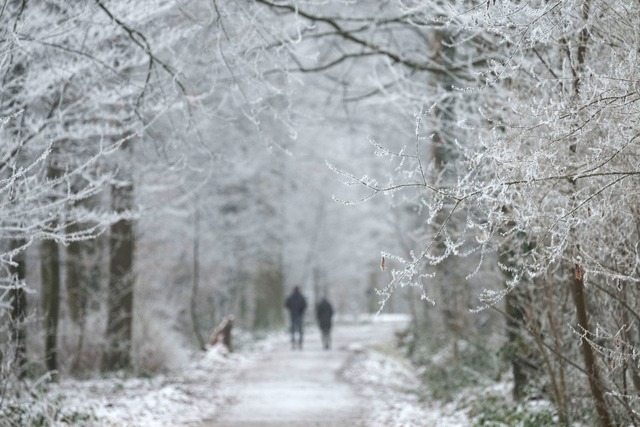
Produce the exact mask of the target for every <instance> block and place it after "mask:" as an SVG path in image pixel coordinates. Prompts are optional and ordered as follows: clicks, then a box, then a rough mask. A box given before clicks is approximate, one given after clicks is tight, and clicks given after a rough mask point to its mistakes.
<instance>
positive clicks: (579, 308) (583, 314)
mask: <svg viewBox="0 0 640 427" xmlns="http://www.w3.org/2000/svg"><path fill="white" fill-rule="evenodd" d="M571 293H572V295H573V302H574V305H575V307H576V317H577V320H578V328H579V329H578V330H579V331H580V333H582V334H585V336H588V335H591V329H590V328H589V320H588V316H587V303H586V298H585V295H584V278H583V272H582V268H581V267H580V266H579V265H576V266H575V274H574V277H573V280H572V281H571ZM581 347H582V358H583V361H584V366H585V370H586V371H587V374H588V375H589V378H588V379H589V387H590V388H591V395H592V396H593V400H594V401H595V404H596V411H597V413H598V417H599V418H600V424H601V425H602V426H604V427H609V426H614V425H615V424H613V422H612V421H611V416H610V415H609V409H608V406H607V402H606V400H605V397H604V396H605V390H604V386H603V384H602V381H601V379H600V371H599V369H598V364H597V360H596V357H595V354H594V353H593V349H592V348H591V345H590V344H589V342H588V341H587V340H585V339H582V340H581Z"/></svg>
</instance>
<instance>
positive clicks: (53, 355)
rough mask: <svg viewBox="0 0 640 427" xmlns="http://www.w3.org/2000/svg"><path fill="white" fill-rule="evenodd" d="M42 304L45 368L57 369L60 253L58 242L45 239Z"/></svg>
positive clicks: (42, 257)
mask: <svg viewBox="0 0 640 427" xmlns="http://www.w3.org/2000/svg"><path fill="white" fill-rule="evenodd" d="M40 274H41V277H42V304H43V309H44V317H45V364H46V366H47V370H48V371H50V372H54V371H56V370H57V369H58V361H57V354H58V313H59V311H60V254H59V248H58V243H57V242H55V241H54V240H45V241H43V242H42V246H41V248H40Z"/></svg>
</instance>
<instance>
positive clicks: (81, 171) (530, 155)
mask: <svg viewBox="0 0 640 427" xmlns="http://www.w3.org/2000/svg"><path fill="white" fill-rule="evenodd" d="M0 79H1V84H0V425H2V426H4V425H7V426H14V425H15V426H18V425H105V424H101V422H100V420H99V419H93V418H92V417H89V421H87V420H85V421H82V420H83V419H84V418H83V417H82V414H78V413H74V415H75V417H76V418H73V417H72V416H70V415H69V414H70V412H68V411H67V410H66V409H65V406H64V404H63V403H60V402H59V401H58V402H56V401H55V399H53V398H52V397H51V394H50V393H49V391H50V390H51V389H52V388H55V387H57V384H59V383H61V382H64V381H66V380H73V381H77V382H78V383H80V382H81V381H82V380H89V379H96V378H97V379H100V378H113V377H114V376H115V377H117V378H119V379H121V380H122V381H124V380H125V379H126V378H156V377H158V376H159V375H167V373H169V372H172V371H175V370H176V369H179V368H181V367H183V366H184V365H185V364H187V363H188V361H189V360H190V359H191V358H193V357H195V356H194V355H197V354H199V353H200V354H201V353H202V351H203V350H206V348H207V347H208V341H209V335H210V333H211V331H212V330H213V329H214V328H215V327H216V326H217V325H219V324H220V322H221V321H222V320H223V319H225V318H226V316H230V315H232V316H233V318H234V326H233V327H234V329H233V330H234V334H236V335H234V339H236V340H237V347H238V348H239V349H241V347H242V343H243V342H249V341H252V340H256V339H259V338H258V337H264V336H267V335H269V334H270V333H274V331H276V332H277V331H286V330H287V329H286V328H287V327H288V326H287V323H288V318H287V313H286V311H285V308H284V306H283V301H284V299H285V298H286V296H287V294H289V292H290V291H291V289H292V288H293V287H294V286H299V287H300V288H301V289H302V291H303V292H304V294H305V295H306V297H307V299H308V302H309V305H310V306H311V307H312V306H313V305H314V304H315V303H316V302H318V301H319V300H320V298H321V297H322V296H328V297H329V298H330V300H331V302H332V303H333V305H334V309H335V312H336V316H340V318H342V319H347V318H350V316H351V317H352V318H356V317H357V316H360V315H364V314H368V315H371V316H372V318H375V316H376V315H384V314H393V313H404V314H406V315H408V317H409V319H410V320H409V322H408V324H407V327H406V328H404V329H403V331H402V332H401V333H398V334H397V335H398V337H399V344H398V345H399V346H400V347H399V349H398V352H399V353H401V354H402V357H403V358H405V359H406V360H408V361H409V362H410V365H411V367H412V369H414V370H415V372H417V373H418V378H419V381H420V384H421V385H420V387H423V388H424V389H425V390H429V396H430V397H429V398H428V399H431V400H433V401H436V400H437V401H439V402H443V403H442V404H443V405H445V404H446V402H451V401H453V400H455V398H456V396H458V395H459V394H460V393H461V391H462V390H476V392H475V393H476V394H480V395H483V394H484V393H485V392H483V391H478V390H487V389H489V388H490V387H491V385H492V384H494V385H495V384H506V387H507V389H508V392H507V395H506V397H501V398H486V399H484V400H482V399H477V400H475V401H474V402H473V405H471V406H472V407H471V409H469V408H466V409H465V410H466V411H467V415H468V420H470V421H469V423H470V424H469V425H478V426H482V425H522V426H541V425H559V426H570V425H571V426H574V425H579V426H638V425H640V402H639V401H638V396H639V395H640V289H639V288H638V286H639V285H640V253H639V251H640V190H639V188H640V3H638V2H637V1H632V0H615V1H614V0H522V1H519V0H486V1H485V0H450V1H443V0H236V1H224V0H190V1H186V0H139V1H129V0H91V1H86V2H65V1H61V0H40V1H29V0H3V1H0ZM636 114H637V116H636ZM376 313H378V314H376ZM307 321H308V322H310V323H311V324H310V325H308V330H311V329H312V327H313V326H314V325H313V314H312V311H310V312H309V314H308V315H307ZM338 328H339V326H336V333H337V331H338V330H339V329H338ZM283 333H284V332H283ZM247 345H249V344H247ZM238 351H241V350H238ZM381 387H382V386H381ZM482 387H484V388H482ZM532 401H536V402H545V405H546V406H544V409H543V410H540V409H535V410H534V409H532V406H531V405H528V403H530V402H532ZM417 405H418V406H419V404H417ZM65 414H66V415H65ZM82 422H85V424H82ZM492 423H493V424H492ZM114 425H115V424H114ZM123 425H124V424H123ZM130 425H132V424H130ZM141 425H143V424H141ZM166 425H171V424H166ZM203 425H204V424H203ZM211 425H216V424H211ZM385 425H391V424H385ZM404 425H429V424H426V423H425V424H419V423H417V422H413V423H407V424H404ZM460 425H464V424H460Z"/></svg>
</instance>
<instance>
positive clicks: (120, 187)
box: [102, 144, 135, 371]
mask: <svg viewBox="0 0 640 427" xmlns="http://www.w3.org/2000/svg"><path fill="white" fill-rule="evenodd" d="M127 148H128V144H125V145H123V152H124V153H129V150H127ZM132 207H133V178H132V177H131V175H130V174H128V176H126V177H120V180H119V181H118V182H117V183H115V184H113V185H112V187H111V208H112V210H113V211H114V212H116V213H119V214H125V213H126V212H130V211H131V209H132ZM124 216H125V217H126V216H127V215H124ZM134 249H135V236H134V226H133V220H132V219H130V218H123V219H120V220H119V221H118V222H116V223H115V224H113V225H112V226H111V230H110V236H109V250H110V258H109V289H108V295H107V331H106V346H107V347H106V349H105V352H104V355H103V359H102V370H103V371H115V370H119V369H128V368H130V367H131V341H132V326H133V325H132V322H133V287H134V282H135V280H134V274H133V257H134Z"/></svg>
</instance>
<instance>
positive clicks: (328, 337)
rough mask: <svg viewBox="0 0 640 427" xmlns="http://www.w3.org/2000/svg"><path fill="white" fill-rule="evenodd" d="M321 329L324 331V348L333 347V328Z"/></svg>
mask: <svg viewBox="0 0 640 427" xmlns="http://www.w3.org/2000/svg"><path fill="white" fill-rule="evenodd" d="M320 331H321V332H322V348H324V349H327V350H328V349H330V348H331V328H322V329H320Z"/></svg>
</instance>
